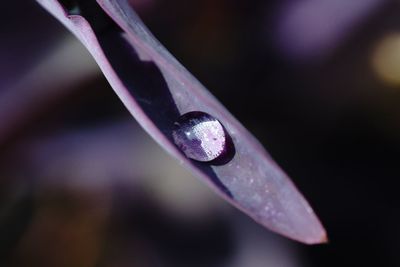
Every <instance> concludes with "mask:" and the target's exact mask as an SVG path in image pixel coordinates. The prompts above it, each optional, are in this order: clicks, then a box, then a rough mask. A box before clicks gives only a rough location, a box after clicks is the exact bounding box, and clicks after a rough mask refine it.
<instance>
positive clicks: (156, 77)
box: [37, 0, 326, 244]
mask: <svg viewBox="0 0 400 267" xmlns="http://www.w3.org/2000/svg"><path fill="white" fill-rule="evenodd" d="M37 1H38V2H39V3H40V4H42V5H43V6H44V7H45V8H46V9H47V10H48V11H49V12H51V13H52V14H53V15H54V16H55V17H57V18H58V19H59V20H60V21H61V22H62V23H63V24H64V25H65V26H66V27H68V29H70V30H71V31H72V32H73V33H74V34H75V35H76V36H77V37H78V38H79V39H80V40H81V42H82V43H83V44H84V45H85V46H86V47H87V48H88V50H89V51H90V53H91V54H92V55H93V57H94V58H95V60H96V61H97V63H98V64H99V66H100V68H101V69H102V71H103V73H104V75H105V76H106V78H107V79H108V81H109V83H110V84H111V86H112V88H113V89H114V90H115V92H116V93H117V95H118V96H119V97H120V99H121V100H122V102H123V103H124V104H125V106H126V107H127V109H128V110H129V111H130V112H131V114H132V115H133V116H134V117H135V118H136V120H137V121H138V122H139V123H140V124H141V126H142V127H143V128H144V129H145V130H146V131H147V132H148V133H149V134H150V135H151V136H152V137H153V138H154V139H155V140H156V141H157V142H158V143H159V144H160V145H161V146H162V147H163V148H164V149H165V150H166V151H168V152H169V153H170V154H171V155H172V156H174V157H175V158H177V159H178V160H179V162H181V164H182V165H184V166H186V167H187V168H189V169H190V170H191V171H192V172H193V173H195V174H196V175H197V176H199V177H200V178H201V179H202V180H204V181H205V182H206V183H207V184H209V185H210V186H211V187H212V188H213V189H214V190H215V191H216V192H217V193H218V194H219V195H221V196H222V197H223V198H225V199H226V200H227V201H229V202H230V203H232V204H233V205H234V206H236V207H237V208H239V209H240V210H242V211H243V212H244V213H246V214H248V215H249V216H250V217H252V218H253V219H254V220H256V221H257V222H259V223H260V224H262V225H264V226H266V227H268V228H269V229H271V230H273V231H275V232H278V233H280V234H282V235H285V236H287V237H289V238H292V239H295V240H298V241H301V242H304V243H308V244H314V243H321V242H324V241H326V234H325V231H324V229H323V227H322V225H321V224H320V222H319V221H318V219H317V217H316V216H315V214H314V213H313V211H312V209H311V207H310V206H309V205H308V203H307V202H306V200H305V199H304V198H303V197H302V195H301V194H300V193H299V192H298V191H297V189H296V188H295V186H294V185H293V184H292V182H291V181H290V180H289V178H288V177H287V175H286V174H285V173H284V172H283V171H282V170H281V169H280V168H279V167H278V166H277V164H276V163H275V162H274V161H273V160H272V159H271V157H270V156H269V155H268V154H267V153H266V151H265V150H264V148H263V147H262V146H261V145H260V143H259V142H258V141H257V140H256V139H255V138H254V137H253V136H252V135H251V134H250V133H249V132H248V131H247V130H246V129H245V128H244V127H243V126H242V125H241V124H240V123H239V122H238V121H237V120H236V119H235V118H234V117H233V116H232V115H231V114H230V113H229V112H228V111H227V110H226V109H225V108H224V107H223V106H222V105H221V104H220V103H219V102H218V100H216V99H215V97H214V96H212V95H211V94H210V92H208V91H207V90H206V89H205V88H204V87H203V86H202V85H201V84H200V83H199V82H198V81H197V80H196V79H195V78H194V77H193V76H192V75H191V74H190V73H189V72H188V71H187V70H186V69H185V68H184V67H183V66H182V65H181V64H179V62H178V61H177V60H176V59H175V58H174V57H173V56H172V55H171V54H170V53H169V52H168V51H167V50H166V49H165V48H164V47H163V46H162V45H161V44H160V43H159V42H158V41H157V40H156V39H155V38H154V37H153V35H152V34H151V33H150V32H149V30H148V29H147V28H146V27H145V26H144V24H143V23H142V22H141V20H140V19H139V18H138V16H137V15H136V14H135V13H134V11H133V10H132V8H131V7H130V5H129V3H128V2H127V1H126V0H98V4H99V5H97V4H96V3H94V1H93V2H90V1H77V3H78V5H77V6H72V7H71V6H69V7H66V6H63V5H62V4H60V2H63V1H60V2H58V1H56V0H37ZM100 7H101V8H100ZM190 111H201V112H205V113H208V114H210V115H211V116H213V117H215V118H216V119H217V120H219V121H220V122H221V123H222V124H223V126H224V127H225V129H226V132H227V133H228V134H229V135H230V137H231V139H232V142H233V145H234V149H235V154H234V156H233V158H232V160H231V161H229V162H228V163H225V164H219V165H212V164H210V163H204V162H197V161H193V160H190V159H188V158H187V157H185V155H184V154H183V153H182V152H181V151H180V150H178V148H177V147H176V146H175V144H174V142H173V137H172V129H173V124H174V121H175V120H176V119H177V118H178V117H179V116H180V115H182V114H184V113H187V112H190Z"/></svg>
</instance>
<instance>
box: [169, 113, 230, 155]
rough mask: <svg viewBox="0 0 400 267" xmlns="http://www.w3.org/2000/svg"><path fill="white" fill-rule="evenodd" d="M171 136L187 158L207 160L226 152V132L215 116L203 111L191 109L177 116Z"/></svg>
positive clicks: (227, 144) (227, 143) (227, 142)
mask: <svg viewBox="0 0 400 267" xmlns="http://www.w3.org/2000/svg"><path fill="white" fill-rule="evenodd" d="M172 137H173V138H174V142H175V144H176V145H177V146H178V147H179V148H180V149H181V150H182V152H183V153H184V154H185V155H186V156H187V157H188V158H191V159H194V160H197V161H202V162H209V161H213V160H216V159H220V158H221V157H224V156H225V155H227V154H228V150H229V140H230V138H229V136H228V134H227V133H226V131H225V129H224V127H223V126H222V124H221V123H220V122H219V121H218V120H217V119H216V118H214V117H213V116H211V115H209V114H207V113H204V112H200V111H192V112H188V113H186V114H184V115H182V116H181V117H179V118H178V120H177V121H176V122H175V124H174V130H173V132H172Z"/></svg>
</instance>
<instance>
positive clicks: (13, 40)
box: [0, 0, 400, 267]
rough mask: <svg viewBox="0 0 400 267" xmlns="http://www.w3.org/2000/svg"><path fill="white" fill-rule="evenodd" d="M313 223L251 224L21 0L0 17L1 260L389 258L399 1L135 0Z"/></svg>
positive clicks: (133, 262) (180, 262)
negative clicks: (320, 233)
mask: <svg viewBox="0 0 400 267" xmlns="http://www.w3.org/2000/svg"><path fill="white" fill-rule="evenodd" d="M131 3H132V5H133V6H134V7H135V9H136V11H137V12H138V13H139V15H140V16H141V17H142V19H143V20H144V22H145V23H146V24H147V25H148V26H149V28H150V29H151V30H152V31H153V33H154V34H155V36H157V38H158V39H159V40H160V41H161V42H162V43H163V44H164V45H165V46H166V47H167V49H169V50H170V51H171V52H172V54H173V55H175V56H176V57H177V58H178V60H180V61H181V63H183V65H184V66H186V67H187V68H188V69H189V70H190V71H191V72H192V73H193V74H194V75H195V76H196V77H197V78H198V79H199V80H200V81H201V82H202V83H203V84H204V85H205V86H206V87H207V88H209V90H210V91H211V92H212V93H213V94H215V95H216V96H217V97H218V98H219V99H220V101H221V102H222V103H223V104H224V105H225V106H226V107H227V108H228V109H229V110H230V111H231V112H232V113H233V114H234V115H235V116H236V117H237V118H238V119H239V120H240V121H241V122H242V123H243V124H244V125H245V126H246V127H247V128H248V129H249V130H250V131H251V132H252V133H254V134H255V135H256V136H257V137H258V138H259V140H260V141H261V142H262V143H263V144H264V145H265V147H266V148H267V149H268V151H269V152H270V154H271V155H272V156H273V157H274V159H275V160H276V161H277V162H278V164H279V165H280V166H281V167H282V168H283V169H284V170H285V171H286V172H287V173H288V174H289V176H290V177H292V179H293V181H294V182H295V183H296V184H297V186H298V187H299V189H300V190H301V191H302V192H303V193H304V195H305V196H306V198H307V199H308V200H309V201H310V203H311V205H312V206H313V208H314V209H315V211H316V213H317V214H318V215H319V217H320V219H321V220H322V222H323V224H324V225H325V227H326V229H327V231H328V235H329V238H330V243H329V244H327V245H320V246H306V245H302V244H299V243H296V242H294V241H291V240H287V239H285V238H283V237H280V236H277V235H275V234H273V233H271V232H269V231H268V230H265V229H263V228H262V227H261V226H259V225H257V224H256V223H255V222H253V221H252V220H250V219H249V218H247V217H246V216H245V215H243V214H242V213H240V212H239V211H237V210H235V209H234V208H232V207H230V206H229V205H227V204H225V203H224V202H223V201H222V200H221V199H220V198H218V197H217V196H215V195H214V194H213V192H211V190H209V189H208V188H207V187H206V186H205V185H203V184H202V183H201V182H199V181H198V180H197V179H196V178H194V177H193V176H192V175H191V174H190V173H189V172H187V171H186V170H184V169H182V168H181V167H180V166H179V165H178V163H177V162H175V161H174V160H173V159H171V158H170V157H169V156H168V155H167V154H166V153H165V152H164V151H163V150H162V149H161V148H159V147H158V146H157V145H156V144H155V142H154V141H153V140H151V139H150V138H149V137H148V136H147V135H146V134H145V133H144V132H143V130H142V129H141V128H140V127H139V126H138V125H137V124H136V122H135V121H134V119H133V118H132V117H131V116H130V115H129V114H128V112H127V111H126V110H125V108H124V107H123V105H122V103H121V102H120V101H119V100H118V98H117V97H116V95H115V94H114V93H113V91H112V89H111V88H110V86H109V85H108V84H107V82H106V81H105V79H104V77H103V75H102V74H101V73H100V71H99V69H98V67H97V66H96V64H95V63H94V61H93V60H92V59H91V57H90V56H89V54H88V52H86V50H85V49H84V48H83V46H82V45H81V44H80V43H79V42H78V41H77V40H76V39H75V38H74V37H73V36H72V35H71V34H70V33H69V32H67V31H66V30H65V29H64V27H63V26H62V25H61V24H59V23H58V22H57V21H56V20H55V19H54V18H53V17H51V16H50V15H49V14H47V13H46V12H45V11H44V10H42V9H41V7H40V6H39V5H38V4H36V2H35V1H33V0H24V1H6V2H4V3H2V10H3V12H2V16H1V17H0V22H1V24H0V33H1V36H2V38H1V42H0V59H1V61H0V159H1V160H0V177H1V179H0V248H1V249H0V266H41V267H46V266H57V267H63V266H74V267H80V266H82V267H94V266H96V267H97V266H101V267H103V266H104V267H125V266H144V267H147V266H151V267H152V266H215V267H217V266H224V267H225V266H229V267H239V266H240V267H241V266H248V267H258V266H260V267H261V266H274V267H275V266H279V267H301V266H400V255H399V253H398V251H399V250H400V242H399V240H400V227H399V225H400V210H399V204H400V194H399V192H398V188H399V185H400V183H399V178H400V165H399V159H400V157H399V155H400V2H399V1H395V0H351V1H349V0H279V1H278V0H276V1H273V0H271V1H262V0H251V1H244V0H229V1H228V0H192V1H184V0H168V1H166V0H131Z"/></svg>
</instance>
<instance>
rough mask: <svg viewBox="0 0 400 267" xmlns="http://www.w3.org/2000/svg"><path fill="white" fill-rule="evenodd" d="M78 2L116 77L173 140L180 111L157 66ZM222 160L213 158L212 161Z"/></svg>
mask: <svg viewBox="0 0 400 267" xmlns="http://www.w3.org/2000/svg"><path fill="white" fill-rule="evenodd" d="M78 2H79V8H80V10H82V13H81V15H82V16H83V17H85V19H86V20H87V21H88V22H89V23H90V25H91V27H92V28H93V30H94V31H95V33H96V34H97V38H98V41H99V44H100V46H101V48H102V49H103V51H104V53H105V55H106V56H107V58H108V60H109V62H110V64H111V65H112V67H113V69H115V70H116V73H117V74H118V77H119V78H120V80H121V81H122V82H123V83H124V85H125V87H126V88H127V89H128V90H129V93H130V94H131V95H132V96H133V97H134V99H136V101H137V103H138V104H139V105H140V107H141V108H142V109H143V111H144V112H145V113H146V115H147V116H148V117H149V118H150V119H151V120H152V122H153V123H154V124H155V125H157V127H158V128H159V129H160V130H161V131H162V132H163V133H164V134H165V135H166V136H167V137H168V139H169V140H170V142H172V143H173V138H172V127H173V124H174V122H175V121H176V119H177V118H178V117H179V116H180V115H181V114H180V113H179V111H178V108H177V105H176V103H175V101H174V99H173V97H172V95H171V92H170V89H169V87H168V84H167V82H166V81H165V78H164V77H163V75H162V73H161V71H160V70H159V68H158V66H157V65H156V64H154V62H152V61H142V60H141V59H140V58H139V56H138V54H137V53H136V51H135V50H134V49H133V48H132V46H131V45H130V44H129V43H128V42H127V41H126V40H125V38H124V37H123V35H122V33H121V32H122V31H121V29H120V28H119V27H118V25H116V24H115V23H114V22H113V21H112V20H111V19H110V18H109V17H108V16H106V14H105V13H104V12H103V10H101V8H100V7H99V6H98V5H97V4H96V3H95V2H92V1H86V0H81V1H78ZM228 141H230V144H229V145H230V148H231V153H230V155H229V157H227V159H229V160H230V159H231V158H232V157H233V155H234V151H235V150H234V145H233V142H232V140H231V139H229V140H228ZM232 151H233V154H232ZM182 155H183V153H182ZM226 162H227V161H224V162H222V161H221V162H217V161H216V162H214V165H221V164H225V163H226ZM195 164H196V166H197V168H199V169H200V170H201V171H202V172H203V173H205V174H206V175H207V176H208V177H209V178H210V179H211V181H212V182H213V183H214V184H215V185H216V186H217V187H218V188H219V189H220V190H221V191H222V192H224V194H226V195H227V196H228V197H230V198H232V197H233V196H232V193H231V192H230V191H229V190H228V188H227V187H226V186H225V185H224V184H223V183H222V182H221V180H220V179H219V178H218V176H217V175H216V173H215V172H214V171H213V169H212V168H211V166H210V165H209V164H208V163H201V162H196V163H195Z"/></svg>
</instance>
